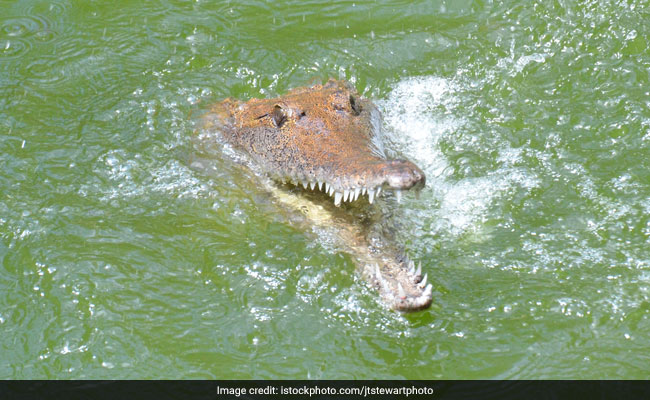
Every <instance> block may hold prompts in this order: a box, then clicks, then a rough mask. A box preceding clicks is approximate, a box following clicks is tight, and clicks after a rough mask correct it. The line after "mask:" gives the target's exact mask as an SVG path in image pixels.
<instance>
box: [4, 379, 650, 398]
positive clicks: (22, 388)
mask: <svg viewBox="0 0 650 400" xmlns="http://www.w3.org/2000/svg"><path fill="white" fill-rule="evenodd" d="M425 398H426V399H527V400H528V399H650V382H647V381H646V382H639V381H4V382H0V399H2V400H5V399H7V400H8V399H21V400H22V399H25V400H31V399H66V400H75V399H84V400H86V399H93V400H94V399H99V400H102V399H116V400H118V399H119V400H123V399H124V400H127V399H156V400H158V399H183V400H186V399H187V400H190V399H205V400H222V399H224V400H225V399H234V400H244V399H296V400H299V399H300V400H302V399H314V400H316V399H346V400H355V399H425Z"/></svg>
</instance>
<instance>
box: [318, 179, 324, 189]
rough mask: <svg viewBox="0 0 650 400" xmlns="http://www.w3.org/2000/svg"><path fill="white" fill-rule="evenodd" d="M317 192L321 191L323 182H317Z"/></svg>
mask: <svg viewBox="0 0 650 400" xmlns="http://www.w3.org/2000/svg"><path fill="white" fill-rule="evenodd" d="M318 190H321V191H322V190H323V181H318Z"/></svg>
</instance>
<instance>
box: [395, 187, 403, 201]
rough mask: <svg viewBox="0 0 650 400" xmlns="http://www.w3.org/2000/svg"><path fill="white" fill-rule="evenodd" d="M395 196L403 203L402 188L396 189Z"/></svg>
mask: <svg viewBox="0 0 650 400" xmlns="http://www.w3.org/2000/svg"><path fill="white" fill-rule="evenodd" d="M395 197H396V198H397V202H398V203H401V202H402V191H401V190H396V191H395Z"/></svg>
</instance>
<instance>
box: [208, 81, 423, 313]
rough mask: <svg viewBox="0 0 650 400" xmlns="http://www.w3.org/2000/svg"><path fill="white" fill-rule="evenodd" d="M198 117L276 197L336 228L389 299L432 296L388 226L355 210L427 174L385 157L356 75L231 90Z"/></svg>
mask: <svg viewBox="0 0 650 400" xmlns="http://www.w3.org/2000/svg"><path fill="white" fill-rule="evenodd" d="M202 122H203V123H202V124H203V129H204V130H205V131H206V132H216V133H217V134H218V136H219V137H220V138H221V139H222V140H223V141H224V142H225V143H226V144H227V145H229V146H231V147H232V148H234V149H236V150H237V151H239V152H241V153H244V154H245V157H246V158H248V159H250V160H251V161H252V164H253V165H256V166H258V168H257V169H258V170H260V171H262V172H263V175H264V176H265V179H266V181H265V182H266V186H267V188H268V189H269V191H271V192H272V193H273V194H274V195H275V196H276V197H277V198H278V199H280V200H281V201H282V202H283V203H285V204H287V205H289V206H290V207H292V208H294V209H299V210H301V211H302V212H303V214H304V215H305V217H306V219H307V220H308V221H309V222H310V223H311V224H312V225H314V226H317V227H320V228H333V229H335V232H336V236H337V237H338V239H339V240H338V241H339V243H340V245H341V246H342V247H343V248H344V250H345V251H346V252H348V253H350V254H352V255H354V256H355V260H356V263H357V264H358V266H359V269H360V272H361V275H362V276H363V277H364V278H365V279H366V280H367V281H368V282H369V283H370V285H371V286H373V287H375V288H376V289H377V290H378V292H379V294H380V297H381V299H382V300H383V302H384V303H386V304H387V305H388V306H389V307H390V308H392V309H394V310H397V311H403V312H409V311H416V310H422V309H425V308H428V307H429V306H430V305H431V302H432V285H431V283H427V275H426V274H425V275H422V268H421V266H420V265H418V266H417V267H416V266H415V263H414V262H413V261H412V260H410V259H409V258H408V257H407V256H406V255H405V254H404V252H403V250H402V248H401V246H399V245H398V244H396V243H393V242H392V240H393V235H392V232H391V229H385V227H383V226H382V224H369V223H367V222H368V221H366V223H364V221H363V220H364V218H363V216H362V215H363V214H359V212H356V211H355V210H356V208H355V207H357V208H358V207H361V208H368V207H372V206H370V205H369V204H373V203H374V202H375V201H376V199H377V198H378V197H379V196H380V195H385V194H386V193H388V192H392V193H394V197H395V198H396V199H397V200H398V201H399V200H400V198H401V196H402V191H405V190H416V191H419V190H420V189H421V188H422V187H424V185H425V181H426V178H425V174H424V172H423V171H422V170H421V169H420V168H418V167H417V166H416V165H415V164H414V163H412V162H411V161H408V160H405V159H388V158H387V157H386V155H385V151H384V147H383V143H382V140H381V135H380V133H381V130H380V127H381V116H380V113H379V111H378V110H377V108H376V107H375V105H374V104H373V103H372V102H371V101H370V100H368V99H366V98H364V97H362V96H361V95H359V93H358V92H357V91H356V89H355V88H354V87H353V86H352V85H351V84H350V83H348V82H347V81H342V80H333V79H330V80H329V81H328V82H327V83H325V84H316V85H313V86H307V87H299V88H296V89H293V90H290V91H289V92H288V93H287V94H286V95H284V96H280V97H277V98H271V99H257V98H253V99H250V100H249V101H247V102H243V101H239V100H236V99H232V98H227V99H225V100H223V101H221V102H219V103H217V104H214V105H213V106H211V107H210V109H209V111H208V112H207V113H205V114H204V116H203V118H202ZM297 190H299V191H300V192H301V193H297V194H296V191H297ZM328 196H329V197H330V198H331V199H332V200H333V201H331V200H330V201H328V200H327V198H328ZM371 214H372V213H367V214H366V215H371ZM376 214H377V213H375V214H373V215H376ZM360 215H361V216H360ZM371 219H373V218H366V220H371ZM374 219H375V220H376V219H377V218H374ZM380 219H381V216H380ZM369 226H370V227H369ZM378 226H379V228H377V227H378Z"/></svg>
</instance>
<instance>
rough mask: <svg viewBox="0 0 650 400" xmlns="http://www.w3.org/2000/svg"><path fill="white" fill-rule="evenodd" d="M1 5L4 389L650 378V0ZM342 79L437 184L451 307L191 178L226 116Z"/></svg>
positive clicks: (228, 190) (427, 223)
mask: <svg viewBox="0 0 650 400" xmlns="http://www.w3.org/2000/svg"><path fill="white" fill-rule="evenodd" d="M0 9H2V13H1V16H0V378H59V379H61V378H63V379H67V378H102V379H103V378H418V379H419V378H648V377H649V376H650V374H649V373H648V371H649V370H650V355H649V353H648V348H650V338H649V336H648V332H649V331H650V321H649V315H650V217H649V215H650V161H649V160H650V110H649V109H650V73H649V71H650V52H649V50H648V45H649V44H650V4H649V2H648V1H631V0H629V1H605V0H603V1H595V0H592V1H586V0H585V1H570V0H566V1H561V0H556V1H535V2H532V1H487V0H483V1H481V0H476V1H456V0H454V1H451V0H449V1H415V2H414V1H392V2H388V1H386V2H381V1H377V2H364V1H327V2H325V1H323V2H316V1H311V2H302V1H274V2H262V1H253V0H246V1H220V2H209V1H203V0H196V1H181V0H169V1H164V0H161V1H72V0H71V1H64V0H55V1H38V0H20V1H7V0H0ZM327 77H336V78H339V77H341V78H346V79H348V80H350V81H352V82H353V83H354V84H355V86H356V87H357V88H358V90H359V91H360V92H362V93H364V94H365V95H366V96H367V97H370V98H372V99H373V100H375V102H376V103H377V104H378V106H379V107H380V109H381V110H382V112H383V114H384V130H385V132H386V136H387V141H388V147H389V149H390V150H391V151H392V152H394V153H395V154H397V155H399V154H402V155H406V156H407V157H409V158H410V159H412V160H413V161H415V162H416V163H418V164H419V165H421V166H422V168H423V169H424V170H425V172H426V173H427V188H425V190H424V191H423V192H422V195H421V196H420V198H419V199H416V198H415V197H413V196H407V197H406V198H405V199H404V200H403V201H402V203H401V204H400V205H399V206H397V205H394V204H393V200H392V199H391V198H386V199H385V200H384V206H387V205H389V206H391V207H393V209H394V210H395V213H396V214H397V215H399V216H400V218H401V220H402V222H403V226H404V227H406V229H404V232H403V233H402V236H403V238H404V242H405V244H406V247H407V250H408V253H409V255H410V256H411V257H412V258H413V259H415V260H421V261H422V264H423V269H424V271H425V272H428V274H429V277H430V280H431V281H432V282H433V285H434V304H433V306H432V307H431V308H430V309H429V310H427V311H424V312H420V313H415V314H409V315H400V314H397V313H394V312H391V311H389V310H387V309H385V308H384V307H383V306H382V305H381V303H380V302H379V301H378V300H377V295H376V293H374V292H373V291H372V290H370V289H369V288H367V287H366V286H365V284H364V283H363V281H362V280H361V279H359V278H358V276H357V275H356V274H355V272H354V270H355V266H354V263H353V260H352V259H351V258H350V257H349V256H348V255H345V254H342V253H337V252H335V251H332V249H331V248H329V247H328V246H326V244H325V243H322V242H320V241H319V240H315V239H314V237H313V236H312V235H310V234H308V232H306V231H305V229H304V228H301V227H297V226H295V225H292V224H291V223H290V218H287V217H286V214H283V213H282V212H281V210H280V209H279V207H276V206H275V205H274V203H273V202H271V201H269V200H268V197H267V196H265V194H264V193H263V192H262V191H261V190H260V188H259V187H258V185H257V183H256V181H255V180H254V179H250V176H249V175H247V174H246V173H243V172H242V171H241V168H239V167H237V166H234V165H233V163H232V162H228V161H226V160H225V159H223V158H220V157H215V161H214V166H215V168H214V170H212V172H210V173H207V172H206V171H202V170H197V169H196V168H192V166H191V159H192V154H193V152H194V151H195V149H194V146H193V144H192V143H193V142H192V140H191V137H192V132H193V131H194V130H195V118H193V116H194V115H197V114H200V112H201V111H202V110H204V109H205V107H206V106H207V105H209V104H211V103H214V102H216V101H219V100H220V99H222V98H225V97H228V96H233V97H238V98H249V97H252V96H270V95H276V94H280V93H283V92H284V91H286V90H287V89H288V88H291V87H295V86H300V85H304V84H308V83H310V82H311V81H313V80H314V79H316V80H317V81H322V80H324V79H326V78H327ZM261 203H264V204H261ZM380 206H381V205H380Z"/></svg>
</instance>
